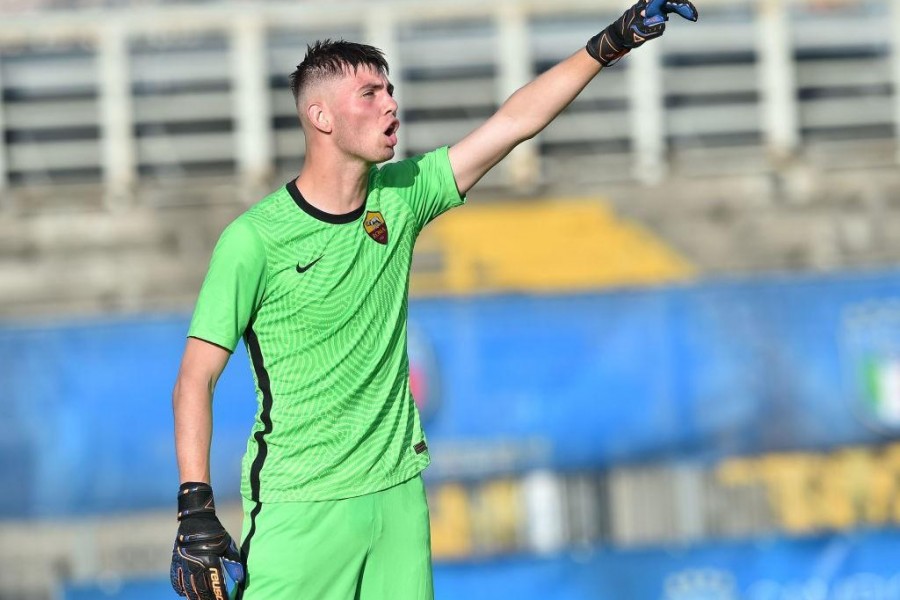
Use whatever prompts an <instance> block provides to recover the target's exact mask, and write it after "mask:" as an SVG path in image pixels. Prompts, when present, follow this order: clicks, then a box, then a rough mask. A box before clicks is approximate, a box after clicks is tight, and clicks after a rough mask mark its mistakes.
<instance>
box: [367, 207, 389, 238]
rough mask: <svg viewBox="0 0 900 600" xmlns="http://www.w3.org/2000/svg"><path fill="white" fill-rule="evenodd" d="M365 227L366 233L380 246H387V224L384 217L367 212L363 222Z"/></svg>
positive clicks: (377, 213)
mask: <svg viewBox="0 0 900 600" xmlns="http://www.w3.org/2000/svg"><path fill="white" fill-rule="evenodd" d="M363 227H365V229H366V233H368V234H369V237H370V238H372V239H373V240H375V241H376V242H378V243H379V244H387V223H385V222H384V217H383V216H381V213H380V212H372V211H371V210H370V211H369V212H367V213H366V218H365V220H364V221H363Z"/></svg>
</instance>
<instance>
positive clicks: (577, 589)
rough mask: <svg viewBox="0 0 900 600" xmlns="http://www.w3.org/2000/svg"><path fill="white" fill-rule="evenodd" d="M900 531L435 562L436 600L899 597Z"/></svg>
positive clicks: (137, 589) (133, 596)
mask: <svg viewBox="0 0 900 600" xmlns="http://www.w3.org/2000/svg"><path fill="white" fill-rule="evenodd" d="M898 547H900V532H898V531H896V530H885V531H858V532H855V533H852V534H848V535H842V536H823V537H814V538H808V539H801V540H787V539H781V538H775V539H768V540H761V541H755V542H744V543H719V544H706V545H701V546H695V547H689V548H688V547H685V548H680V549H679V548H672V549H659V548H654V549H645V550H609V549H592V550H591V549H585V550H583V551H581V552H580V553H579V554H575V555H571V554H570V555H562V556H553V557H546V558H510V559H504V560H491V561H484V562H478V563H460V564H438V565H436V566H435V573H434V579H435V583H434V587H435V598H436V600H458V599H459V598H466V599H467V600H495V599H497V598H515V599H516V600H739V599H741V600H798V599H802V600H896V599H897V598H898V597H900V565H898V564H897V560H896V556H897V549H898ZM172 593H173V592H172V590H171V588H170V587H169V583H168V581H166V580H164V579H159V580H156V581H138V582H133V583H132V582H124V583H122V584H120V585H110V584H106V585H105V586H72V587H70V588H67V589H66V590H64V592H63V594H62V600H125V599H127V600H158V599H163V598H169V597H171V595H172Z"/></svg>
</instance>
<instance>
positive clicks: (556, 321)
mask: <svg viewBox="0 0 900 600" xmlns="http://www.w3.org/2000/svg"><path fill="white" fill-rule="evenodd" d="M897 275H898V273H897V272H881V273H868V274H852V275H841V276H827V277H826V276H822V277H807V278H766V279H759V280H747V281H732V282H728V281H726V282H706V283H700V284H696V285H686V286H676V287H669V288H660V289H650V290H628V291H619V292H613V293H595V294H583V295H575V296H563V297H559V296H528V295H522V296H499V297H479V298H465V299H442V300H417V301H413V302H412V303H411V305H410V324H411V325H410V327H411V330H412V332H413V338H412V342H411V351H412V352H413V355H414V356H413V360H412V362H413V367H414V371H415V372H416V376H417V378H418V380H419V382H418V389H420V390H425V392H422V393H420V396H421V398H420V400H422V401H423V402H424V403H425V406H424V407H423V409H424V410H423V414H425V415H426V424H425V427H426V432H427V434H428V437H429V442H430V445H431V447H432V450H433V452H432V454H433V455H434V457H435V465H434V466H433V468H432V469H430V470H429V473H430V474H429V475H428V476H429V477H441V476H444V475H447V474H448V473H449V471H448V470H446V469H445V470H443V471H442V466H441V460H442V456H447V455H449V454H451V453H452V452H453V447H454V445H457V444H460V443H465V444H469V445H470V446H473V447H480V448H488V449H489V448H491V445H492V444H497V443H498V442H503V441H510V440H511V441H513V442H515V443H519V442H525V441H536V442H537V445H538V446H539V447H540V448H542V449H543V450H542V451H541V452H537V453H533V454H529V455H527V456H525V457H524V458H523V459H522V460H521V461H520V462H519V463H518V467H520V468H531V467H536V466H541V467H544V466H550V467H559V468H567V469H571V468H578V467H586V466H590V467H603V466H605V465H609V464H613V463H619V462H621V461H636V460H660V459H667V458H671V457H673V456H678V457H689V458H691V459H695V460H703V459H709V460H712V459H716V458H719V457H721V456H723V455H731V454H743V453H756V452H764V451H773V450H786V449H811V448H825V447H832V446H838V445H844V444H852V443H861V442H862V443H865V442H877V441H883V440H884V439H886V438H891V437H896V435H897V431H898V429H897V426H898V425H900V383H896V382H900V278H898V276H897ZM187 325H188V317H187V316H186V315H174V316H168V317H163V316H158V317H142V318H134V319H126V320H110V321H99V322H82V323H69V324H64V325H57V326H50V325H47V326H41V327H27V326H16V325H7V326H5V327H2V328H0V377H2V381H3V382H4V402H2V403H0V417H2V418H0V485H4V486H6V489H14V490H16V491H17V493H16V494H4V495H3V496H2V497H0V515H2V516H4V517H21V516H51V515H65V514H77V513H88V512H108V511H127V510H132V509H134V508H141V507H148V506H169V505H171V502H172V497H173V490H174V489H175V487H176V480H177V475H176V470H175V461H174V452H173V445H172V419H171V401H170V397H171V388H172V384H173V382H174V378H175V375H176V371H177V368H178V361H179V358H180V354H181V351H182V348H183V345H184V341H183V336H184V334H185V332H186V330H187ZM236 355H237V356H236V357H235V359H233V360H232V361H231V362H230V363H229V366H228V367H227V368H226V370H225V373H224V374H223V377H222V379H221V380H220V383H219V385H218V388H217V393H216V403H215V410H216V415H215V437H214V448H213V456H214V460H213V478H214V480H215V482H216V488H217V491H218V493H219V495H220V497H233V498H234V497H236V496H237V490H238V478H239V475H238V474H239V469H240V458H241V455H242V453H243V451H244V449H245V447H246V439H247V436H248V434H249V431H250V426H251V422H252V416H253V413H254V412H255V410H256V400H255V395H254V393H253V384H252V378H251V374H250V369H249V366H248V360H247V357H246V352H245V351H244V349H243V347H240V348H239V349H238V351H237V352H236ZM429 357H431V358H429ZM892 377H893V379H892ZM892 382H895V383H892ZM506 466H509V465H508V464H507V465H506ZM124 498H127V499H128V500H127V505H125V504H123V502H125V501H124V500H123V499H124Z"/></svg>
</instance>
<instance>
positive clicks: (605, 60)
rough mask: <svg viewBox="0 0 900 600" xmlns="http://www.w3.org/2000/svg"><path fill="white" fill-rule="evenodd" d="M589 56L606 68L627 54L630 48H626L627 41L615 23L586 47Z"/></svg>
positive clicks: (589, 41)
mask: <svg viewBox="0 0 900 600" xmlns="http://www.w3.org/2000/svg"><path fill="white" fill-rule="evenodd" d="M585 49H586V50H587V52H588V54H590V55H591V57H592V58H593V59H594V60H596V61H597V62H598V63H600V64H601V65H603V66H604V67H608V66H609V65H610V64H612V63H614V62H615V61H617V60H619V59H620V58H622V57H623V56H625V55H626V54H628V51H629V50H630V48H628V47H626V46H625V40H624V38H622V36H621V34H620V33H619V32H618V31H616V23H613V24H612V25H610V26H609V27H607V28H606V29H604V30H603V31H601V32H600V33H598V34H597V35H595V36H594V37H592V38H591V39H590V40H588V43H587V45H586V46H585Z"/></svg>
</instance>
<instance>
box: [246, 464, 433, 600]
mask: <svg viewBox="0 0 900 600" xmlns="http://www.w3.org/2000/svg"><path fill="white" fill-rule="evenodd" d="M241 539H242V544H241V550H242V555H243V556H244V557H245V561H246V579H245V580H244V584H243V585H240V586H237V587H236V588H235V589H234V590H232V598H234V599H235V600H306V599H309V600H382V599H385V600H386V599H390V600H432V599H433V598H434V589H433V585H432V579H431V533H430V528H429V522H428V504H427V502H426V499H425V486H424V484H423V483H422V477H421V475H416V476H415V477H413V478H412V479H410V480H408V481H406V482H404V483H401V484H399V485H396V486H394V487H392V488H388V489H386V490H382V491H380V492H375V493H373V494H367V495H365V496H358V497H355V498H347V499H344V500H331V501H324V502H267V503H264V504H260V503H257V502H254V501H252V500H247V499H244V525H243V533H242V535H241Z"/></svg>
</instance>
